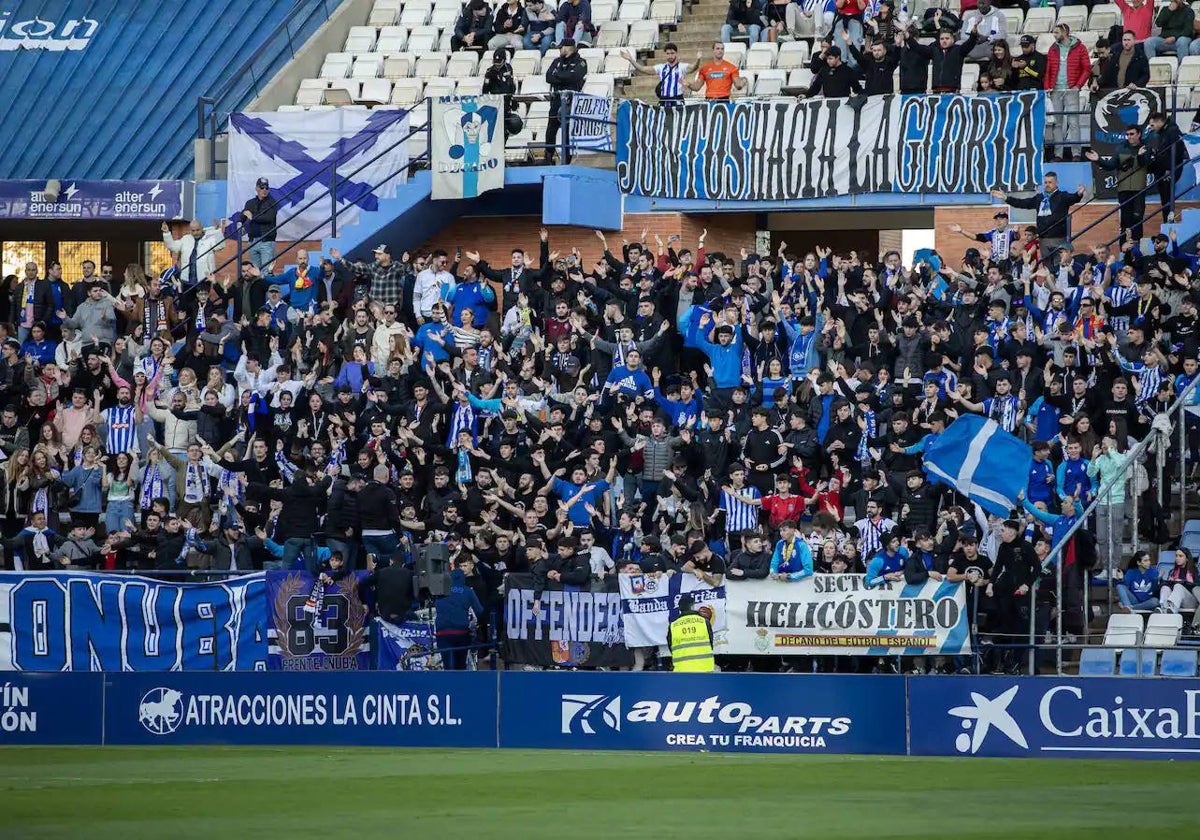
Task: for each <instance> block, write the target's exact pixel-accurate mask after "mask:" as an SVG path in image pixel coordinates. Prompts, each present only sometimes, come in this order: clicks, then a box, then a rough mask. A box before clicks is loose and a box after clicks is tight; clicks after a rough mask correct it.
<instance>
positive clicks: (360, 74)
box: [350, 53, 383, 79]
mask: <svg viewBox="0 0 1200 840" xmlns="http://www.w3.org/2000/svg"><path fill="white" fill-rule="evenodd" d="M382 72H383V56H382V55H380V54H379V53H368V54H367V55H360V56H358V58H356V59H354V70H353V72H351V74H350V75H351V76H352V77H354V78H355V79H374V78H376V77H377V76H379V74H380V73H382Z"/></svg>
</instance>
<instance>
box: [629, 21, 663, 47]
mask: <svg viewBox="0 0 1200 840" xmlns="http://www.w3.org/2000/svg"><path fill="white" fill-rule="evenodd" d="M625 43H626V44H627V45H628V46H629V47H630V48H631V49H636V50H649V49H653V48H655V47H657V46H658V24H657V23H655V22H654V21H652V20H637V21H634V22H633V24H632V25H631V26H630V27H629V38H628V39H627V40H626V42H625Z"/></svg>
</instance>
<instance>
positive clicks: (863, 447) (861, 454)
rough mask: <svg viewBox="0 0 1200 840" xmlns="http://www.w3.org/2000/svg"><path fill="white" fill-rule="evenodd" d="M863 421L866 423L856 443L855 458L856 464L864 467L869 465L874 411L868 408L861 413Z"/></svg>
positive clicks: (873, 432)
mask: <svg viewBox="0 0 1200 840" xmlns="http://www.w3.org/2000/svg"><path fill="white" fill-rule="evenodd" d="M863 419H864V420H866V422H867V427H866V428H865V429H863V433H862V437H861V438H859V441H858V451H857V452H856V453H855V457H857V458H858V462H859V463H860V464H862V465H863V466H864V467H865V466H867V465H869V464H870V463H871V446H870V443H869V441H870V439H871V438H873V437H875V411H874V409H870V408H868V409H867V410H866V411H864V412H863Z"/></svg>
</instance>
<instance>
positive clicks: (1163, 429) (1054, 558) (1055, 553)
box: [1029, 376, 1200, 676]
mask: <svg viewBox="0 0 1200 840" xmlns="http://www.w3.org/2000/svg"><path fill="white" fill-rule="evenodd" d="M1197 385H1200V376H1197V377H1195V378H1193V379H1192V381H1191V382H1190V383H1188V386H1187V387H1186V388H1184V389H1183V391H1182V392H1181V393H1180V394H1179V395H1178V396H1177V397H1176V398H1175V402H1174V403H1172V404H1171V405H1170V406H1168V407H1167V409H1166V411H1163V412H1162V413H1160V414H1158V415H1156V416H1155V418H1154V420H1153V422H1152V423H1151V424H1150V425H1151V431H1150V434H1148V435H1146V437H1144V438H1142V439H1141V440H1140V441H1138V442H1137V444H1136V445H1135V446H1134V447H1133V449H1131V450H1130V451H1129V455H1128V457H1127V458H1126V459H1125V463H1124V464H1123V465H1122V468H1121V472H1120V474H1119V475H1118V476H1117V478H1116V479H1115V481H1106V482H1104V483H1102V484H1101V485H1100V490H1099V492H1097V493H1096V498H1094V499H1092V501H1091V504H1089V505H1088V506H1087V507H1086V508H1084V511H1083V515H1082V516H1080V517H1079V518H1078V519H1076V520H1075V524H1074V525H1072V526H1071V527H1070V528H1069V529H1067V532H1066V533H1065V534H1063V535H1062V536H1061V537H1058V535H1057V534H1056V535H1055V537H1056V539H1055V541H1054V546H1053V547H1052V548H1051V549H1050V555H1049V556H1048V557H1047V558H1046V561H1045V562H1044V563H1043V564H1042V571H1046V570H1048V569H1049V568H1050V566H1051V564H1053V565H1054V566H1055V568H1056V572H1055V576H1054V578H1055V580H1054V585H1055V598H1056V600H1057V602H1058V610H1057V615H1056V616H1055V625H1056V627H1055V636H1056V638H1055V640H1054V646H1055V670H1056V671H1057V673H1058V674H1059V676H1061V675H1062V672H1063V610H1062V602H1063V601H1062V596H1063V564H1062V562H1061V555H1062V550H1063V546H1065V545H1066V544H1067V541H1068V540H1070V539H1071V537H1073V536H1075V532H1076V531H1078V530H1079V529H1080V528H1082V527H1083V526H1084V525H1086V524H1087V521H1088V517H1090V516H1091V515H1092V514H1093V513H1095V512H1096V508H1097V507H1098V506H1099V504H1100V500H1101V499H1102V498H1103V497H1104V491H1105V490H1106V489H1107V488H1109V487H1111V486H1112V485H1113V484H1115V483H1116V482H1117V481H1120V482H1124V481H1126V479H1127V474H1128V472H1129V470H1130V469H1134V468H1136V466H1137V464H1138V461H1139V460H1140V459H1141V458H1142V456H1143V455H1145V454H1146V451H1147V450H1148V449H1149V448H1150V447H1151V446H1153V445H1156V444H1157V443H1158V441H1159V439H1160V438H1162V439H1164V440H1169V436H1170V433H1171V419H1170V418H1171V416H1172V415H1174V414H1176V413H1178V415H1179V424H1180V432H1179V440H1180V442H1181V443H1184V442H1185V441H1186V438H1187V433H1186V430H1185V429H1184V428H1183V426H1184V422H1185V421H1184V411H1185V407H1186V403H1187V401H1188V400H1189V399H1190V398H1191V396H1192V394H1193V393H1194V392H1195V390H1196V386H1197ZM1160 460H1161V459H1160ZM1179 460H1180V463H1181V466H1180V476H1181V478H1182V475H1183V470H1184V469H1185V467H1184V466H1183V462H1184V453H1183V451H1182V450H1181V451H1180V453H1179ZM1160 475H1161V467H1160ZM1179 489H1180V493H1179V495H1180V497H1181V498H1182V497H1185V496H1186V495H1187V490H1186V485H1185V484H1183V483H1182V482H1181V485H1180V488H1179ZM1133 490H1134V492H1133V522H1132V523H1131V524H1132V527H1133V539H1134V543H1135V546H1136V543H1137V527H1138V521H1137V497H1138V495H1139V494H1138V492H1137V482H1136V480H1135V481H1134V487H1133ZM1107 571H1108V577H1109V580H1110V581H1111V580H1112V572H1113V562H1112V555H1111V554H1109V557H1108V570H1107ZM1039 583H1040V581H1035V582H1034V585H1033V587H1032V588H1031V589H1030V593H1029V604H1030V610H1029V673H1030V674H1035V673H1036V666H1037V659H1036V657H1037V639H1036V626H1037V625H1036V622H1037V609H1036V606H1037V590H1038V584H1039ZM1090 583H1091V579H1090V575H1089V577H1088V581H1087V583H1086V584H1085V591H1086V586H1087V585H1090ZM1110 586H1111V584H1110ZM1089 618H1090V616H1088V615H1087V614H1086V613H1085V614H1084V621H1085V622H1086V623H1090V621H1089ZM1085 627H1086V624H1085Z"/></svg>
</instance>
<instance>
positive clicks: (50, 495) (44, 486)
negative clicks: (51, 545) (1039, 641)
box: [17, 444, 62, 528]
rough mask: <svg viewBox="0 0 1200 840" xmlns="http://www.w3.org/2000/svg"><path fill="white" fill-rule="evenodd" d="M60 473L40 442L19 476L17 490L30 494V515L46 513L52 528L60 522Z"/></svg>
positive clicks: (47, 520)
mask: <svg viewBox="0 0 1200 840" xmlns="http://www.w3.org/2000/svg"><path fill="white" fill-rule="evenodd" d="M60 475H61V474H60V473H59V471H58V469H57V468H55V466H54V462H53V461H52V460H51V459H50V456H49V455H48V454H47V452H46V450H45V449H43V448H41V445H40V444H39V445H38V447H36V448H35V449H34V450H33V453H32V454H31V455H30V456H29V463H28V464H26V465H25V468H24V469H23V470H22V471H21V474H20V476H19V477H18V478H17V490H19V491H21V492H24V493H28V494H29V507H28V513H29V515H30V516H32V515H33V514H35V513H44V514H46V522H47V524H48V525H49V527H51V528H53V527H54V526H55V525H57V524H58V509H59V508H58V498H57V496H58V493H57V492H56V487H61V486H62V483H61V481H60Z"/></svg>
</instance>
